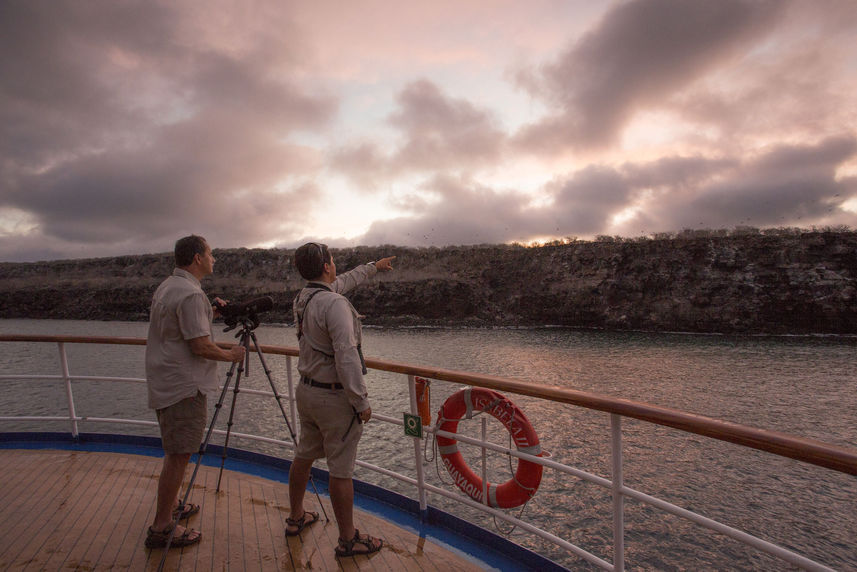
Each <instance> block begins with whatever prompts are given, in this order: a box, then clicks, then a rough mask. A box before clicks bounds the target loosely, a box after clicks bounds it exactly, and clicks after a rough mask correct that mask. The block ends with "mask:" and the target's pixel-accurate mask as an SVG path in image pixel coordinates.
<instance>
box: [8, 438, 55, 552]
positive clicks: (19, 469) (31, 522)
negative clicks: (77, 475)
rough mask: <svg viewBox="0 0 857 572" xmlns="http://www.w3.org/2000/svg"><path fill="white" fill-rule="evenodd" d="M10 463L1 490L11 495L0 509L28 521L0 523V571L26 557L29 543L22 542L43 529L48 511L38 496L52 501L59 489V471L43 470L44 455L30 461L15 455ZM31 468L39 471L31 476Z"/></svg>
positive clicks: (14, 519)
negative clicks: (22, 515) (21, 516)
mask: <svg viewBox="0 0 857 572" xmlns="http://www.w3.org/2000/svg"><path fill="white" fill-rule="evenodd" d="M13 459H14V460H10V462H9V463H8V465H6V466H4V474H5V475H6V479H5V480H4V483H5V486H4V488H6V487H8V488H9V490H11V491H14V495H13V496H12V497H11V498H10V499H8V500H7V502H4V503H3V504H2V505H0V506H3V507H4V509H5V510H4V512H5V511H8V514H13V515H21V514H27V515H30V517H29V518H27V519H24V520H22V519H21V518H20V516H18V517H16V518H10V519H5V518H4V519H3V521H2V522H0V567H5V566H10V565H12V563H14V562H16V561H17V560H18V559H19V558H20V559H26V556H22V555H26V554H28V551H27V549H28V546H29V542H28V541H27V540H26V539H28V538H29V539H30V540H32V537H33V536H34V535H35V534H37V533H38V531H39V530H40V529H41V527H42V526H44V520H45V518H46V517H45V516H44V513H45V511H48V510H51V507H50V506H48V505H47V504H46V503H44V502H43V497H42V496H41V495H43V494H44V495H46V496H47V498H54V496H56V494H58V492H59V489H60V488H61V487H62V486H63V485H62V479H61V473H60V471H52V470H48V469H47V463H48V462H49V461H50V460H51V459H50V457H49V456H48V455H47V454H45V455H33V456H32V457H30V459H27V458H26V457H24V456H22V455H16V456H14V457H13ZM28 461H29V463H28ZM33 466H36V467H41V470H39V471H36V472H35V473H32V472H30V471H31V470H32V467H33ZM31 475H32V477H31ZM4 500H6V499H4ZM25 507H26V508H27V510H26V511H25V510H24V508H25Z"/></svg>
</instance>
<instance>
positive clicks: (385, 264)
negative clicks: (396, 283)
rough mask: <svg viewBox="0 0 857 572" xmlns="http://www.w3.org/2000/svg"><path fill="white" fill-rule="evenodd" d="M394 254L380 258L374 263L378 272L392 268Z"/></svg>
mask: <svg viewBox="0 0 857 572" xmlns="http://www.w3.org/2000/svg"><path fill="white" fill-rule="evenodd" d="M395 258H396V257H395V256H388V257H387V258H382V259H381V260H379V261H378V262H376V263H375V268H377V269H378V270H379V271H380V272H387V271H388V270H392V269H393V260H394V259H395Z"/></svg>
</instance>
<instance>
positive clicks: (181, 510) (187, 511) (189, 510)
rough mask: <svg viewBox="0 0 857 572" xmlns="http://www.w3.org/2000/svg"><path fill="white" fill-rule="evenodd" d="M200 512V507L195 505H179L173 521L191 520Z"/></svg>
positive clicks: (174, 512)
mask: <svg viewBox="0 0 857 572" xmlns="http://www.w3.org/2000/svg"><path fill="white" fill-rule="evenodd" d="M198 512H199V505H198V504H193V503H187V504H185V505H179V506H178V507H176V508H175V510H173V520H175V519H176V518H178V519H179V520H184V519H186V518H190V517H192V516H193V515H195V514H196V513H198Z"/></svg>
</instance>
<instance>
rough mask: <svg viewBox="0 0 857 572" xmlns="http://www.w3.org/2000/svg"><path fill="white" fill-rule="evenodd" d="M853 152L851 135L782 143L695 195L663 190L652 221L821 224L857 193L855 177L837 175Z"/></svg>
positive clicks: (856, 141) (666, 224) (664, 224)
mask: <svg viewBox="0 0 857 572" xmlns="http://www.w3.org/2000/svg"><path fill="white" fill-rule="evenodd" d="M855 155H857V137H855V136H852V135H848V136H840V137H831V138H828V139H826V140H824V141H822V142H820V143H818V144H816V145H782V146H778V147H776V148H774V149H771V150H769V151H767V152H765V153H762V154H761V155H759V156H758V157H756V158H753V159H750V160H747V161H745V162H743V163H742V164H741V165H740V166H738V167H737V168H731V169H726V170H724V171H723V172H722V173H720V176H718V177H716V178H715V180H714V181H711V182H708V183H706V184H703V185H700V187H699V188H698V189H697V190H696V192H695V193H693V194H690V195H688V194H681V193H675V192H665V193H662V194H660V195H659V198H658V201H657V204H656V205H654V206H653V207H652V208H651V209H650V210H649V213H648V217H649V222H650V224H654V225H656V226H658V227H659V228H661V229H676V228H697V227H699V226H703V227H705V228H725V227H731V226H734V225H735V224H747V225H751V226H758V227H768V226H784V225H785V226H788V225H792V224H799V225H801V226H808V225H812V224H818V223H821V222H822V221H823V220H824V219H825V218H829V217H832V218H836V215H837V214H841V212H842V211H841V207H842V204H843V203H844V202H845V201H846V200H848V199H849V198H853V197H855V196H857V186H855V182H854V179H853V178H841V179H838V178H837V177H836V170H837V168H838V167H839V166H840V165H842V164H843V163H844V162H846V161H848V160H849V159H852V158H854V157H855ZM850 218H853V215H852V216H851V217H850Z"/></svg>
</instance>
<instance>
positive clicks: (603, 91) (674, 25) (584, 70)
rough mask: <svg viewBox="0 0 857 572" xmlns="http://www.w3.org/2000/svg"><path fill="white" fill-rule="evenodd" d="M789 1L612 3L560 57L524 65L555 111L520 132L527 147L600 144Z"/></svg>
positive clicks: (764, 27)
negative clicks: (534, 66) (531, 67)
mask: <svg viewBox="0 0 857 572" xmlns="http://www.w3.org/2000/svg"><path fill="white" fill-rule="evenodd" d="M784 7H785V3H783V2H777V1H756V0H752V1H750V0H723V1H718V2H711V1H709V0H637V1H634V2H624V3H620V4H618V5H617V6H616V7H615V8H613V9H611V10H610V11H609V12H608V13H607V14H606V15H605V16H604V19H603V21H602V22H601V24H600V26H598V27H597V28H596V29H594V30H592V31H591V32H589V33H588V34H586V35H585V36H583V37H582V38H581V39H580V40H579V41H577V42H576V43H575V44H574V45H573V46H572V47H571V49H569V50H568V51H567V52H566V53H565V54H563V55H562V56H560V57H559V58H558V60H557V61H556V62H555V63H553V64H551V65H547V66H545V67H544V68H543V69H541V70H540V71H538V72H522V73H521V74H520V76H519V79H520V82H521V84H522V85H524V86H526V87H528V88H529V89H530V91H532V92H533V93H534V94H535V95H537V96H539V97H542V98H544V99H545V100H546V101H548V102H549V104H550V107H551V108H553V109H555V110H556V111H555V112H553V113H550V114H549V115H548V117H547V118H545V119H544V120H542V121H540V122H538V123H535V124H533V125H529V126H527V127H525V128H524V129H522V130H521V132H520V133H519V134H518V136H517V141H518V143H519V144H520V145H521V146H522V147H524V148H526V149H531V150H532V149H537V150H542V151H544V150H552V151H558V150H561V149H562V148H567V147H575V148H590V147H596V148H597V147H603V146H606V145H608V144H610V143H612V142H614V141H615V140H616V138H617V136H618V135H619V133H620V131H621V129H622V128H623V127H624V126H625V125H626V124H627V122H628V121H629V120H630V119H631V118H632V117H633V115H634V113H635V112H636V111H638V110H640V109H644V108H651V107H655V108H657V107H658V106H659V105H660V104H662V103H663V102H664V100H665V99H666V98H668V97H670V96H671V95H672V94H673V93H674V92H676V91H677V90H680V89H682V88H684V87H685V86H687V85H688V84H690V83H691V82H693V81H694V80H696V79H698V78H699V77H702V76H704V75H705V74H706V73H708V72H709V71H711V69H712V68H714V67H716V66H718V65H719V64H721V63H723V62H724V61H725V60H728V59H729V58H731V57H732V56H734V55H735V54H736V53H739V52H740V51H741V50H743V49H746V47H747V46H748V45H751V44H752V43H754V42H758V41H760V40H761V39H763V37H764V34H765V32H766V31H768V30H769V29H770V27H771V25H772V24H773V23H774V22H775V21H776V19H777V17H778V16H779V14H780V13H781V12H782V10H783V8H784Z"/></svg>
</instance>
